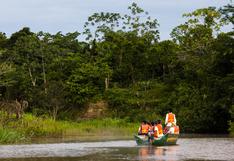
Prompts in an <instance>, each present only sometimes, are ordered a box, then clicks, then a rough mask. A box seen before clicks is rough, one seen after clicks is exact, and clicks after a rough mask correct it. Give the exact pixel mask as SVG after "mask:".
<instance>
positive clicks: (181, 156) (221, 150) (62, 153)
mask: <svg viewBox="0 0 234 161" xmlns="http://www.w3.org/2000/svg"><path fill="white" fill-rule="evenodd" d="M56 157H59V159H55V158H56ZM65 157H69V158H66V161H70V160H72V158H73V159H74V158H75V157H78V158H80V159H81V160H95V161H99V160H100V161H107V160H146V161H148V160H165V161H177V160H193V161H195V160H234V138H192V139H191V138H190V139H184V138H181V139H179V140H178V145H176V146H165V147H154V146H137V145H136V143H135V141H125V140H124V141H105V142H82V143H59V144H30V145H4V146H0V158H31V159H32V160H30V159H27V161H33V160H34V159H35V158H37V159H38V158H42V160H43V158H47V159H44V160H43V161H45V160H48V159H49V158H54V159H55V160H56V161H60V160H61V159H62V158H65ZM33 158H34V159H33ZM0 160H1V159H0ZM77 160H79V159H77Z"/></svg>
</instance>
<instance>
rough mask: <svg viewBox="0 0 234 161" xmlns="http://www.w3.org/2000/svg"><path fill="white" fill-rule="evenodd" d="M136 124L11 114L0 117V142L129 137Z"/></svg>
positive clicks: (114, 120)
mask: <svg viewBox="0 0 234 161" xmlns="http://www.w3.org/2000/svg"><path fill="white" fill-rule="evenodd" d="M1 117H4V116H3V115H1ZM138 126H139V125H138V123H137V124H136V123H129V122H126V120H123V119H111V118H103V119H93V120H87V121H79V122H74V121H73V122H72V121H55V120H53V119H51V118H42V117H35V116H33V115H32V114H25V115H24V117H23V118H22V119H20V120H16V119H15V118H13V117H12V118H9V119H5V120H1V122H0V143H1V144H6V143H25V142H26V143H27V142H29V143H30V141H31V138H35V137H65V138H66V137H70V136H73V137H83V136H90V137H96V136H102V137H108V136H116V137H117V136H118V138H120V139H121V138H124V137H132V136H133V134H134V133H135V132H136V129H137V128H138Z"/></svg>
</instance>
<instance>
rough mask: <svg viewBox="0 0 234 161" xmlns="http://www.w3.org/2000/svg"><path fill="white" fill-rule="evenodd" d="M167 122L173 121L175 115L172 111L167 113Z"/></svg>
mask: <svg viewBox="0 0 234 161" xmlns="http://www.w3.org/2000/svg"><path fill="white" fill-rule="evenodd" d="M169 122H171V123H172V122H175V115H174V114H173V113H168V121H167V123H169Z"/></svg>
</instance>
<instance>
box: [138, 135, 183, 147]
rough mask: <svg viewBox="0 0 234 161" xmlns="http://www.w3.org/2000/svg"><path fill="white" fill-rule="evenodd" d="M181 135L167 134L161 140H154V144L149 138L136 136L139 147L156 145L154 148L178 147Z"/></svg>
mask: <svg viewBox="0 0 234 161" xmlns="http://www.w3.org/2000/svg"><path fill="white" fill-rule="evenodd" d="M178 137H179V134H166V135H163V136H162V137H160V138H157V139H153V141H152V142H150V141H149V139H148V136H144V135H135V136H134V138H135V140H136V143H137V145H154V146H166V145H176V142H177V140H178Z"/></svg>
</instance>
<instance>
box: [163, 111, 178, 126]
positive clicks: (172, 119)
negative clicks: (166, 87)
mask: <svg viewBox="0 0 234 161" xmlns="http://www.w3.org/2000/svg"><path fill="white" fill-rule="evenodd" d="M165 125H166V126H169V127H171V126H175V125H176V116H175V114H174V113H172V112H171V110H170V111H169V112H168V113H167V114H166V120H165Z"/></svg>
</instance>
